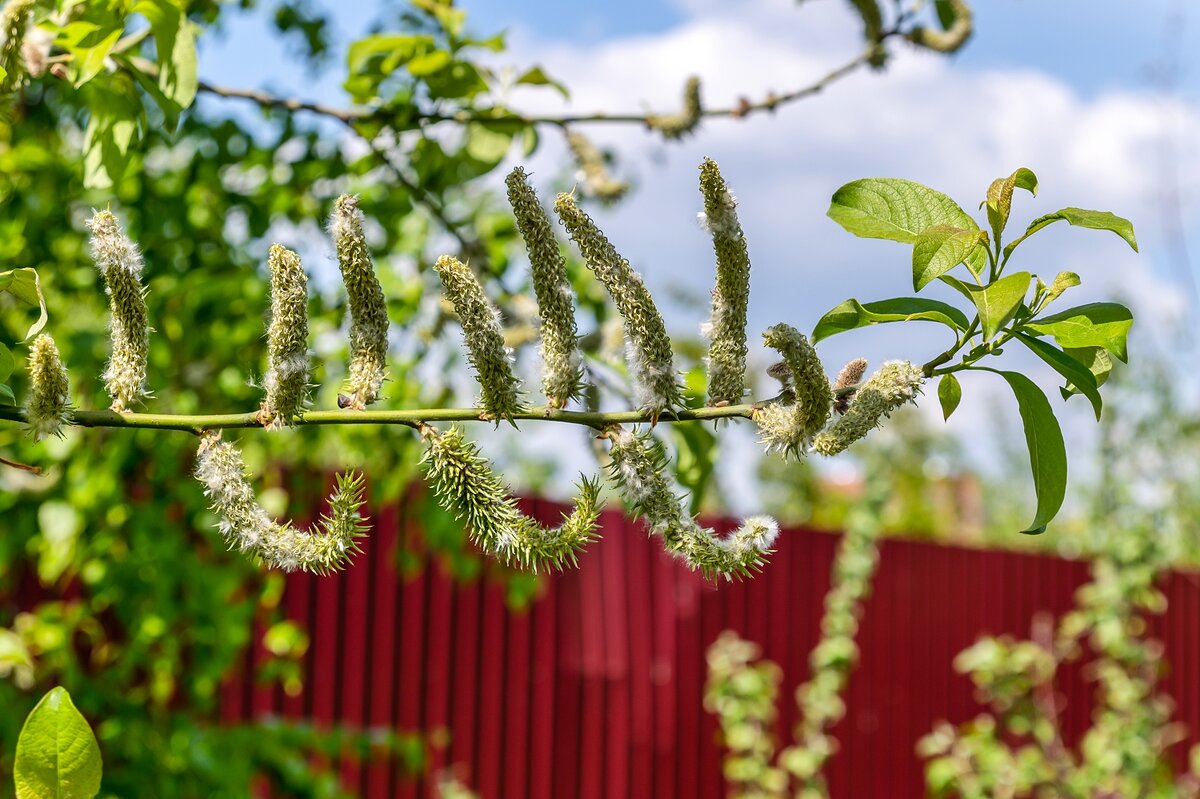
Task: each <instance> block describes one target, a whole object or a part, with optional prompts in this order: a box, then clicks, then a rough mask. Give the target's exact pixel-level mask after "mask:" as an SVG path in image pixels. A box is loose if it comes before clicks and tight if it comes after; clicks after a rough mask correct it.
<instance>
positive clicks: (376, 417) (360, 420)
mask: <svg viewBox="0 0 1200 799" xmlns="http://www.w3.org/2000/svg"><path fill="white" fill-rule="evenodd" d="M753 411H754V406H753V405H727V406H724V407H720V408H697V409H694V410H681V411H678V412H676V413H674V414H672V415H667V414H666V413H664V414H662V415H661V416H659V417H658V421H659V422H698V421H709V420H716V419H736V418H740V419H749V418H750V417H751V414H752V413H753ZM513 418H514V419H520V420H522V421H539V422H543V421H544V422H561V423H566V424H577V425H583V426H585V427H593V428H596V429H603V428H605V427H609V426H611V425H614V424H637V423H641V422H645V423H649V422H650V421H651V419H650V414H648V413H643V412H642V411H615V412H607V413H600V412H592V411H564V410H550V409H548V408H543V407H537V408H531V409H529V410H527V411H522V412H521V413H517V414H514V415H513ZM0 420H6V421H10V422H24V421H25V412H24V411H23V410H22V409H20V408H12V407H7V408H0ZM292 421H293V424H295V425H361V424H377V425H403V426H405V427H412V428H414V429H416V428H419V427H420V426H421V424H422V423H423V422H481V421H488V422H490V421H493V420H491V419H488V418H486V416H485V415H484V412H483V410H482V409H480V408H415V409H411V410H395V411H372V410H366V411H350V410H336V411H332V410H331V411H309V412H307V413H303V414H299V415H297V416H296V417H295V418H294V419H293V420H292ZM71 424H73V425H75V426H77V427H121V428H134V429H142V430H182V431H185V432H189V433H196V434H197V435H198V434H200V433H202V432H204V431H206V430H220V429H225V428H252V427H259V428H261V427H262V426H263V424H262V421H261V419H260V415H259V411H258V410H253V411H249V412H247V413H225V414H207V415H192V416H182V415H171V414H156V413H116V412H114V411H75V412H74V413H73V414H72V416H71Z"/></svg>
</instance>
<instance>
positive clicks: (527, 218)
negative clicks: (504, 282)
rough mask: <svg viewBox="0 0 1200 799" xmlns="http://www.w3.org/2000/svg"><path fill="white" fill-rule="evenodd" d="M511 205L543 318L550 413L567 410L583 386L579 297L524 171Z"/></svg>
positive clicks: (518, 172) (517, 175)
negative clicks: (578, 323)
mask: <svg viewBox="0 0 1200 799" xmlns="http://www.w3.org/2000/svg"><path fill="white" fill-rule="evenodd" d="M506 183H507V185H508V202H509V204H510V205H512V209H513V215H514V216H515V217H516V220H517V229H518V230H520V231H521V237H522V238H523V239H524V240H525V248H526V249H527V250H528V251H529V263H530V267H531V272H532V277H533V292H534V296H536V297H537V303H538V315H539V316H540V317H541V321H542V324H541V329H540V331H539V332H540V334H541V354H542V391H543V392H544V393H545V395H546V405H547V406H548V407H550V408H563V407H566V404H567V402H568V401H570V400H571V399H573V398H576V397H578V396H579V393H580V390H581V388H582V383H583V366H582V364H583V358H582V356H581V355H580V352H579V334H578V331H577V328H576V324H575V295H574V293H573V292H572V290H571V282H570V280H568V279H567V264H566V261H565V260H564V259H563V256H562V252H561V251H560V250H559V248H558V240H557V239H555V238H554V229H553V228H552V227H551V226H550V218H549V217H548V216H547V215H546V211H545V209H543V208H542V204H541V203H540V202H538V198H537V194H536V193H535V192H534V190H533V188H532V187H531V186H530V185H529V181H528V179H527V177H526V175H525V170H523V169H521V167H517V168H516V169H514V170H513V171H512V172H510V173H509V175H508V179H507V181H506Z"/></svg>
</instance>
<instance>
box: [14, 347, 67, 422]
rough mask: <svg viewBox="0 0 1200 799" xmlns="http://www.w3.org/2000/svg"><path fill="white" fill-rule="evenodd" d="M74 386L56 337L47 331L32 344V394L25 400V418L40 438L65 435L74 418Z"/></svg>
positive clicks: (30, 359) (30, 355) (30, 391)
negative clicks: (53, 337)
mask: <svg viewBox="0 0 1200 799" xmlns="http://www.w3.org/2000/svg"><path fill="white" fill-rule="evenodd" d="M70 391H71V386H70V382H69V380H68V378H67V367H66V366H64V365H63V362H62V358H61V357H60V356H59V354H58V347H57V346H56V345H55V344H54V339H52V338H50V336H48V335H46V334H45V333H43V334H41V335H40V336H38V337H37V338H35V339H34V340H33V344H32V345H30V347H29V397H28V399H26V400H25V422H26V423H27V424H28V425H29V432H30V433H31V434H32V435H33V437H34V438H35V439H37V440H41V439H43V438H45V437H46V436H49V435H62V426H63V424H64V423H66V422H68V421H69V420H70V418H71V412H70V404H71V396H70Z"/></svg>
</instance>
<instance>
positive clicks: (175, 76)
mask: <svg viewBox="0 0 1200 799" xmlns="http://www.w3.org/2000/svg"><path fill="white" fill-rule="evenodd" d="M133 10H134V11H136V12H137V13H139V14H141V15H143V16H144V17H146V19H147V20H149V22H150V29H151V30H152V31H153V32H154V46H155V49H156V50H157V51H158V88H159V90H160V91H161V92H162V96H163V97H165V98H167V99H168V100H170V101H171V102H173V103H175V105H176V106H178V108H179V109H181V110H182V109H184V108H188V107H189V106H191V104H192V101H193V100H195V99H196V89H197V88H198V87H199V79H198V77H197V75H196V31H195V27H194V25H193V24H192V22H191V21H190V20H188V18H187V14H186V13H185V9H184V8H182V7H181V5H180V3H179V2H178V1H177V0H141V1H140V2H139V3H138V4H137V5H135V6H134V7H133Z"/></svg>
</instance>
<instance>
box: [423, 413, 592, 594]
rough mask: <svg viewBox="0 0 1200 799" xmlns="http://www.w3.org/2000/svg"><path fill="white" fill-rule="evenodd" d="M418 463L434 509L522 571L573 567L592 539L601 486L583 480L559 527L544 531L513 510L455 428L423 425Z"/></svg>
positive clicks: (475, 449)
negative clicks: (448, 515)
mask: <svg viewBox="0 0 1200 799" xmlns="http://www.w3.org/2000/svg"><path fill="white" fill-rule="evenodd" d="M421 433H422V436H423V437H424V438H425V445H426V449H425V455H424V456H423V457H422V458H421V464H422V465H423V466H424V468H425V477H426V480H427V481H428V483H429V485H430V487H431V488H432V489H433V492H434V494H435V495H436V496H437V498H438V502H439V504H441V506H442V507H443V508H444V509H445V510H446V511H448V512H450V513H452V514H454V517H455V518H456V519H459V520H460V521H462V522H463V524H464V525H465V526H466V528H467V531H468V532H469V534H470V536H471V540H472V541H474V542H475V544H476V546H478V547H479V548H480V549H482V550H483V551H484V552H487V553H489V554H491V555H495V556H496V557H497V558H499V559H500V560H503V561H504V562H506V563H509V564H515V565H517V566H520V567H521V568H525V569H532V570H533V571H538V570H542V569H561V568H563V567H564V566H566V565H571V566H574V565H576V562H577V557H578V555H579V553H580V552H581V551H582V550H583V548H584V547H585V546H587V544H589V543H590V542H591V541H593V540H595V539H596V537H597V536H596V530H597V524H598V521H599V518H600V501H599V498H600V487H599V483H597V482H596V481H594V480H588V479H586V478H584V479H582V480H581V481H580V482H579V484H578V489H579V496H578V498H577V499H576V500H575V508H574V510H573V511H572V512H571V513H570V515H566V514H564V515H563V523H562V524H561V525H559V526H558V527H555V528H552V529H547V528H544V527H542V526H541V525H539V524H538V523H537V522H536V521H534V520H533V519H531V518H529V517H528V516H526V515H525V514H523V513H521V511H520V510H519V509H518V508H517V503H516V500H515V499H513V497H512V496H511V495H510V494H509V491H508V488H507V487H506V486H505V485H504V484H503V483H502V482H501V481H500V479H499V478H498V477H496V475H495V473H494V472H493V471H492V465H491V463H489V462H488V460H487V459H486V458H484V457H483V456H482V455H481V454H480V452H479V448H478V447H477V446H475V444H473V443H472V442H470V441H468V440H467V439H466V438H465V437H464V435H463V431H462V428H460V427H458V426H457V425H455V426H453V427H451V428H450V429H449V430H447V431H446V432H444V433H440V432H438V431H437V430H435V429H433V428H432V427H428V426H425V427H423V428H422V430H421Z"/></svg>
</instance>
